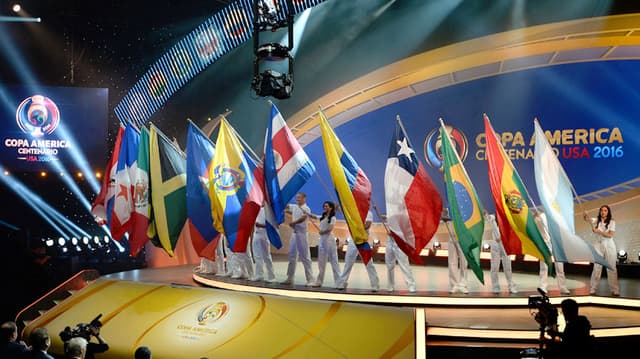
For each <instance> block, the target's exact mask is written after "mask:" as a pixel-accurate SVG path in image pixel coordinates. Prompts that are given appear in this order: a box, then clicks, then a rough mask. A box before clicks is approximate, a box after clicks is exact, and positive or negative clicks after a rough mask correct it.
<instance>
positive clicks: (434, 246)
mask: <svg viewBox="0 0 640 359" xmlns="http://www.w3.org/2000/svg"><path fill="white" fill-rule="evenodd" d="M440 248H442V244H440V241H435V242H433V249H440Z"/></svg>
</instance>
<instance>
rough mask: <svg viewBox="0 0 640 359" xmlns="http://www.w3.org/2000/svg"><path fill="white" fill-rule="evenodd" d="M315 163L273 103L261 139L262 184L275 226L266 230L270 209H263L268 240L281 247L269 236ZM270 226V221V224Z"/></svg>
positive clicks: (314, 169) (282, 219)
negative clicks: (262, 143) (265, 131)
mask: <svg viewBox="0 0 640 359" xmlns="http://www.w3.org/2000/svg"><path fill="white" fill-rule="evenodd" d="M315 171H316V168H315V166H314V165H313V163H312V162H311V160H310V159H309V157H308V156H307V154H306V153H305V152H304V150H303V149H302V146H300V143H298V140H296V138H295V137H294V136H293V133H292V132H291V130H290V129H289V127H288V126H287V124H286V122H285V121H284V118H283V117H282V115H281V114H280V111H278V108H277V107H276V105H275V104H273V103H272V104H271V121H270V123H269V126H268V127H267V133H266V136H265V141H264V183H265V190H266V195H267V196H266V197H267V202H268V204H269V205H270V206H271V209H273V211H272V212H273V216H274V217H275V222H276V227H275V228H271V231H270V230H269V225H270V224H269V222H270V221H269V219H268V218H269V217H270V214H269V209H267V210H266V217H267V233H268V234H269V233H271V234H272V235H270V236H269V240H270V241H271V243H272V244H273V245H274V246H275V247H276V248H280V247H281V246H282V243H281V242H280V236H279V235H278V236H277V238H272V236H275V235H276V234H277V233H278V232H277V225H279V224H281V223H283V222H284V210H285V208H286V206H287V203H289V201H290V200H291V199H292V198H293V197H294V196H295V195H296V193H298V191H299V190H300V188H302V186H304V184H305V183H307V181H308V180H309V178H311V176H313V174H314V172H315ZM271 226H272V227H273V223H271Z"/></svg>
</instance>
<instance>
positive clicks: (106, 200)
mask: <svg viewBox="0 0 640 359" xmlns="http://www.w3.org/2000/svg"><path fill="white" fill-rule="evenodd" d="M123 136H124V126H122V125H120V126H119V127H118V134H117V135H116V140H115V143H114V145H113V151H112V153H111V159H109V162H108V163H107V167H106V168H105V170H104V178H103V180H102V187H101V188H100V192H99V193H98V196H97V197H96V199H95V200H94V201H93V204H92V206H91V213H92V214H93V215H94V217H95V220H96V222H98V224H100V225H105V224H106V225H107V227H109V226H110V224H111V211H112V208H113V202H114V201H113V200H114V197H115V178H116V169H117V166H118V155H119V153H120V144H121V143H122V137H123Z"/></svg>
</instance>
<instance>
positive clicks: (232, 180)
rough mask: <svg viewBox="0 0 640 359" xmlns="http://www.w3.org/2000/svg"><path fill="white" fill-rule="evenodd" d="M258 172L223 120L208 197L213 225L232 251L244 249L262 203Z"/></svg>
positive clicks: (230, 128)
mask: <svg viewBox="0 0 640 359" xmlns="http://www.w3.org/2000/svg"><path fill="white" fill-rule="evenodd" d="M256 171H257V172H258V173H256ZM259 172H261V170H260V169H259V167H257V166H256V164H255V162H254V161H253V160H252V159H251V158H250V157H249V155H248V154H247V152H246V151H245V150H244V148H243V147H242V144H241V143H240V140H239V139H238V137H237V136H236V134H235V130H234V129H233V128H232V127H231V126H230V125H229V124H228V123H227V120H226V119H224V118H222V120H221V121H220V129H219V131H218V139H217V140H216V151H215V154H214V155H213V159H212V161H211V166H210V174H209V178H210V182H209V198H210V200H211V216H212V218H213V224H214V225H215V227H216V230H217V231H218V232H220V233H223V234H224V235H225V237H226V238H227V240H228V241H229V248H230V249H231V250H232V251H233V252H245V251H246V250H247V244H248V242H249V238H250V237H251V234H252V232H253V226H254V225H255V222H256V217H257V216H258V212H259V211H260V207H261V206H262V202H263V200H264V195H263V192H262V188H261V185H260V182H259V181H257V180H256V174H257V175H258V176H261V174H260V173H259ZM261 180H262V179H261Z"/></svg>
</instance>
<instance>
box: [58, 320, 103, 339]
mask: <svg viewBox="0 0 640 359" xmlns="http://www.w3.org/2000/svg"><path fill="white" fill-rule="evenodd" d="M101 317H102V314H98V316H97V317H95V318H93V320H92V321H90V322H89V323H79V324H77V325H76V326H75V328H73V329H71V327H65V328H64V330H63V331H61V332H60V339H62V341H63V342H65V343H66V342H67V341H68V340H69V339H71V338H75V337H81V338H85V339H86V340H87V341H89V340H90V339H91V336H92V335H93V330H94V329H96V328H98V329H99V328H100V327H102V323H101V322H100V318H101Z"/></svg>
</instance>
